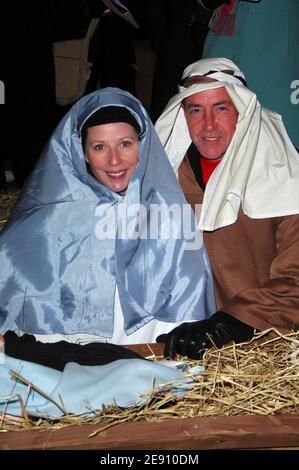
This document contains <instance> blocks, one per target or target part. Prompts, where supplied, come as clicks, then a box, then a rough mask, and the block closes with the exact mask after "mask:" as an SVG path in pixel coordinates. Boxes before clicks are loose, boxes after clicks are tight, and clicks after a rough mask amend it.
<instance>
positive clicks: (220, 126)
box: [183, 87, 238, 160]
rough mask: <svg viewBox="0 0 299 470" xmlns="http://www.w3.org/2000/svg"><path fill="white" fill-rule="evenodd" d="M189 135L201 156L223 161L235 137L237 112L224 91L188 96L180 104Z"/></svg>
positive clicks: (213, 90) (214, 90) (219, 89)
mask: <svg viewBox="0 0 299 470" xmlns="http://www.w3.org/2000/svg"><path fill="white" fill-rule="evenodd" d="M183 108H184V113H185V118H186V121H187V125H188V129H189V133H190V136H191V139H192V141H193V143H194V145H195V146H196V147H197V149H198V151H199V152H200V154H201V155H202V156H203V157H204V158H207V159H209V160H217V159H219V158H222V157H223V155H224V153H225V152H226V150H227V148H228V146H229V144H230V141H231V140H232V137H233V135H234V132H235V129H236V124H237V120H238V111H237V109H236V107H235V105H234V103H233V102H232V100H231V98H230V96H229V94H228V93H227V91H226V89H225V88H224V87H221V88H215V89H212V90H206V91H201V92H199V93H195V94H194V95H191V96H188V98H186V99H185V100H184V104H183Z"/></svg>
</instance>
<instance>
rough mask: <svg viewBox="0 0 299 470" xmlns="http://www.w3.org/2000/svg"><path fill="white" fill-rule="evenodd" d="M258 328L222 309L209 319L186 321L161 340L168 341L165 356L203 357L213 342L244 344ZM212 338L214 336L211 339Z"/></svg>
mask: <svg viewBox="0 0 299 470" xmlns="http://www.w3.org/2000/svg"><path fill="white" fill-rule="evenodd" d="M253 334H254V328H253V327H252V326H249V325H247V324H246V323H243V322H242V321H240V320H238V319H237V318H235V317H233V316H231V315H229V314H228V313H226V312H222V311H218V312H216V313H214V314H213V315H212V316H211V317H210V318H208V319H207V320H202V321H197V322H192V323H182V324H181V325H180V326H177V327H176V328H174V329H173V330H172V331H170V333H168V334H167V335H160V336H158V338H157V340H156V341H157V342H165V349H164V356H165V357H171V358H173V357H175V355H176V354H180V355H182V356H188V357H190V358H191V359H200V357H201V356H202V353H203V352H204V350H205V349H208V348H210V347H211V346H212V345H213V343H214V344H215V345H216V346H217V348H221V347H222V346H224V345H225V344H227V343H229V342H230V341H235V342H236V343H241V342H242V341H246V340H248V339H250V338H252V336H253ZM210 338H211V339H210Z"/></svg>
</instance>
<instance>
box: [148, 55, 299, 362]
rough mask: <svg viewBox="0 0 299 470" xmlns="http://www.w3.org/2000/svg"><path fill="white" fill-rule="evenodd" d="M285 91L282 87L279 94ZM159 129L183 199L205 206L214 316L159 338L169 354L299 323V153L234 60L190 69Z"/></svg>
mask: <svg viewBox="0 0 299 470" xmlns="http://www.w3.org/2000/svg"><path fill="white" fill-rule="evenodd" d="M277 92H279V90H277ZM156 129H157V131H158V134H159V136H160V139H161V141H162V143H163V145H164V146H165V149H166V152H167V154H168V156H169V158H170V161H171V162H172V165H173V167H174V169H175V171H176V173H177V174H178V178H179V181H180V184H181V187H182V189H183V191H184V193H185V197H186V199H187V201H188V202H189V203H190V204H191V205H192V206H193V207H195V206H196V205H197V206H198V207H199V206H201V214H200V219H199V228H200V229H201V230H202V231H203V232H204V240H205V245H206V247H207V250H208V254H209V257H210V261H211V265H212V271H213V275H214V281H215V284H214V285H215V290H216V299H217V309H218V310H217V312H215V314H214V315H212V316H211V317H210V318H209V319H207V320H203V321H199V322H195V323H184V324H183V325H181V326H179V327H177V328H175V329H174V330H172V331H171V332H170V333H168V335H167V336H166V337H165V335H164V337H162V338H158V340H164V341H165V342H166V346H165V355H166V356H171V357H173V356H174V355H175V354H176V353H178V354H184V355H188V356H189V357H194V358H196V357H199V355H200V353H199V351H200V350H203V349H205V348H208V347H209V346H211V341H210V339H209V337H210V338H212V341H213V342H214V343H215V344H216V345H217V346H218V347H221V346H222V345H224V344H226V343H229V342H230V341H232V340H234V341H236V342H240V341H244V340H247V339H249V338H251V337H252V336H253V333H254V330H255V329H257V330H266V329H269V328H272V327H273V328H276V329H278V330H280V331H282V332H287V331H290V330H293V329H298V328H299V256H298V255H299V215H298V214H299V156H298V154H297V152H296V149H295V148H294V146H293V145H292V143H291V141H290V139H289V137H288V135H287V132H286V130H285V127H284V125H283V122H282V120H281V117H280V116H279V115H278V114H276V113H274V112H272V111H270V110H268V109H266V108H263V107H261V105H260V103H259V102H258V100H257V97H256V95H255V94H254V93H252V92H251V91H250V90H249V89H248V88H247V86H246V81H245V77H244V75H243V74H242V72H241V71H240V70H239V69H238V67H237V66H236V65H235V64H234V63H233V62H231V61H230V60H228V59H223V58H220V59H203V60H200V61H198V62H196V63H194V64H191V65H190V66H189V67H187V68H186V69H185V71H184V73H183V77H182V86H180V87H179V93H178V94H177V95H175V96H174V97H173V98H172V99H171V100H170V101H169V103H168V104H167V106H166V108H165V109H164V111H163V113H162V115H161V116H160V118H159V119H158V121H157V123H156Z"/></svg>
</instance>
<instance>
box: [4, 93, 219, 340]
mask: <svg viewBox="0 0 299 470" xmlns="http://www.w3.org/2000/svg"><path fill="white" fill-rule="evenodd" d="M111 105H114V106H123V107H125V108H127V109H128V110H129V111H130V112H131V113H132V115H133V116H134V117H135V119H136V120H137V122H138V124H139V126H140V129H141V132H140V141H139V160H138V165H137V168H136V171H135V173H134V175H133V177H132V178H131V180H130V183H129V187H128V189H127V191H126V196H125V197H124V198H123V197H122V196H120V195H119V194H117V193H114V192H112V191H111V190H110V189H109V188H108V187H106V186H104V185H102V184H101V183H100V182H99V181H97V180H96V179H95V178H94V177H93V176H92V175H91V174H90V173H89V172H88V171H87V168H86V163H85V160H84V154H83V149H82V142H81V129H82V126H83V124H84V122H85V121H86V120H87V119H88V118H89V117H90V116H91V114H92V113H94V112H95V111H97V110H98V109H99V108H101V107H103V106H111ZM169 206H171V208H172V209H174V210H173V211H172V215H170V217H168V219H167V218H166V219H167V220H166V219H165V218H164V219H163V217H162V221H161V217H160V216H159V214H158V217H156V219H155V220H156V223H155V224H154V228H155V230H156V234H154V236H148V233H147V232H148V231H149V225H150V224H149V223H148V222H149V219H150V211H151V209H153V208H154V212H155V210H156V209H157V208H159V210H160V209H161V208H162V209H163V208H164V209H165V208H169ZM137 208H141V209H140V210H139V211H138V210H137ZM166 212H168V211H166ZM174 213H175V215H173V214H174ZM178 214H179V215H178ZM180 214H181V216H180ZM182 214H184V217H182ZM160 215H161V214H160ZM182 218H184V221H186V220H188V221H189V222H190V221H191V224H193V226H194V224H195V222H194V215H193V213H192V211H191V209H190V208H189V206H188V205H187V203H186V201H185V199H184V196H183V195H182V192H181V190H180V188H179V185H178V182H177V180H176V177H175V174H174V172H173V170H172V168H171V166H170V163H169V161H168V158H167V156H166V154H165V152H164V150H163V147H162V145H161V143H160V141H159V138H158V136H157V134H156V131H155V129H154V127H153V125H152V123H151V121H150V119H149V117H148V115H147V113H146V111H145V109H144V108H143V106H142V105H141V103H140V102H139V101H138V100H137V99H136V98H134V97H133V96H132V95H130V94H129V93H127V92H124V91H121V90H119V89H117V88H106V89H102V90H98V91H96V92H94V93H92V94H90V95H87V96H84V97H83V98H81V99H80V100H79V101H78V102H77V103H76V104H75V105H74V106H73V107H72V109H71V110H70V111H69V112H68V113H67V114H66V116H65V117H64V118H63V119H62V121H61V122H60V124H59V125H58V127H57V128H56V130H55V131H54V133H53V135H52V137H51V138H50V140H49V143H48V145H47V147H46V148H45V150H44V152H43V154H42V156H41V158H40V159H39V161H38V163H37V165H36V167H35V169H34V171H33V173H32V175H31V177H30V179H29V181H28V182H27V184H26V186H25V188H24V190H23V192H22V194H21V196H20V198H19V200H18V203H17V205H16V207H15V209H14V211H13V213H12V215H11V218H10V220H9V222H8V223H7V225H6V227H5V229H4V230H3V232H2V234H1V237H0V265H1V274H0V327H1V329H0V331H1V332H5V331H7V330H14V331H18V330H21V331H24V332H28V333H33V334H52V333H62V334H73V333H79V332H80V333H81V332H82V333H90V334H97V335H100V336H105V337H110V336H111V335H112V333H113V304H114V293H115V287H116V284H117V287H118V290H119V295H120V302H121V307H122V311H123V315H124V327H125V331H126V332H127V333H128V334H130V333H131V332H133V331H135V330H137V329H138V328H140V327H141V326H142V325H144V324H145V323H147V322H148V321H150V320H151V319H152V318H156V319H160V320H163V321H167V322H179V321H185V320H191V319H202V318H205V317H207V316H209V315H210V314H211V313H213V311H214V310H215V303H214V295H213V286H212V276H211V271H210V267H209V262H208V259H207V255H206V251H205V248H204V246H203V245H202V243H200V244H199V245H198V246H197V247H196V249H190V247H191V246H192V241H193V240H192V238H191V239H188V237H187V236H185V234H184V233H181V234H180V233H179V232H183V230H182V229H183V226H182ZM165 220H166V222H165ZM150 227H151V229H152V225H150ZM165 228H166V229H168V232H167V233H168V234H170V236H167V235H166V236H164V235H165V233H166V232H165ZM174 231H175V233H176V234H178V236H172V235H171V234H172V233H174ZM162 232H163V233H162ZM193 235H194V233H193Z"/></svg>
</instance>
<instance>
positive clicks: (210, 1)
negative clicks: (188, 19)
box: [200, 0, 230, 11]
mask: <svg viewBox="0 0 299 470" xmlns="http://www.w3.org/2000/svg"><path fill="white" fill-rule="evenodd" d="M200 3H201V4H202V6H203V7H204V8H205V9H206V10H210V11H212V10H216V8H218V7H220V6H221V5H223V4H224V3H226V5H229V4H230V0H201V2H200Z"/></svg>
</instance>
